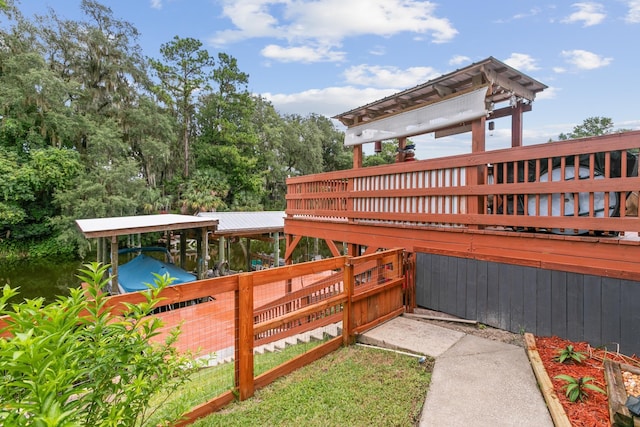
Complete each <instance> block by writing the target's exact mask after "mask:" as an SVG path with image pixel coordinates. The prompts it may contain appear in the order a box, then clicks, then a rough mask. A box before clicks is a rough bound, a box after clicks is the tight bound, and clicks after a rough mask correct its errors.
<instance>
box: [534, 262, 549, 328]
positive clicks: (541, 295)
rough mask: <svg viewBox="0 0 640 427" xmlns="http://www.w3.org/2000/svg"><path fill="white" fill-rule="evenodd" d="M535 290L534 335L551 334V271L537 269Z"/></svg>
mask: <svg viewBox="0 0 640 427" xmlns="http://www.w3.org/2000/svg"><path fill="white" fill-rule="evenodd" d="M537 276H538V278H537V291H536V303H535V304H536V335H542V336H550V335H551V271H550V270H538V274H537Z"/></svg>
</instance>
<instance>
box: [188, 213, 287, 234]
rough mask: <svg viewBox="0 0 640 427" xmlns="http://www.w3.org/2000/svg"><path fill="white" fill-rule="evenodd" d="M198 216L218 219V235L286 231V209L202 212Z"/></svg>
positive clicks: (216, 232)
mask: <svg viewBox="0 0 640 427" xmlns="http://www.w3.org/2000/svg"><path fill="white" fill-rule="evenodd" d="M198 216H199V217H207V218H214V219H217V220H218V228H217V229H216V231H215V234H216V235H234V236H243V235H244V236H247V235H251V234H265V233H273V232H276V231H278V232H282V231H284V217H285V213H284V211H264V212H201V213H199V214H198Z"/></svg>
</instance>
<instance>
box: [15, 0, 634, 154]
mask: <svg viewBox="0 0 640 427" xmlns="http://www.w3.org/2000/svg"><path fill="white" fill-rule="evenodd" d="M102 3H103V4H105V5H107V6H109V7H110V8H111V9H112V11H113V14H114V16H115V17H116V18H118V19H123V20H126V21H129V22H130V23H132V24H133V25H134V26H135V27H136V28H137V29H138V30H139V31H140V33H141V36H140V39H139V43H140V45H141V47H142V49H143V51H144V53H145V55H147V56H150V57H154V58H158V59H159V58H160V54H159V48H160V45H161V44H163V43H166V42H168V41H170V40H171V39H172V38H173V37H174V36H176V35H177V36H180V37H192V38H196V39H198V40H200V41H202V42H203V44H204V47H205V48H206V49H208V50H209V52H210V53H211V54H212V55H214V56H215V55H217V53H218V52H220V51H222V52H226V53H228V54H230V55H232V56H234V57H235V58H236V59H237V60H238V65H239V67H240V69H241V70H242V71H244V72H246V73H248V74H249V90H251V91H252V92H254V93H256V94H261V95H262V96H264V97H266V98H267V99H269V100H270V101H271V102H272V103H273V104H274V106H275V107H276V109H277V110H278V111H279V112H281V113H295V114H300V115H307V114H310V113H317V114H322V115H326V116H328V117H331V116H334V115H337V114H340V113H342V112H345V111H348V110H350V109H352V108H356V107H358V106H361V105H363V104H366V103H368V102H371V101H375V100H376V99H380V98H383V97H385V96H388V95H391V94H393V93H395V92H399V91H401V90H404V89H407V88H410V87H412V86H415V85H417V84H420V83H424V82H426V81H428V80H430V79H432V78H435V77H438V76H440V75H442V74H445V73H448V72H451V71H454V70H456V69H458V68H462V67H464V66H466V65H469V64H470V63H472V62H476V61H479V60H482V59H485V58H487V57H489V56H493V57H495V58H497V59H499V60H501V61H504V62H506V63H507V64H509V65H511V66H512V67H514V68H516V69H518V70H520V71H522V72H524V73H525V74H528V75H529V76H531V77H533V78H535V79H537V80H538V81H540V82H541V83H544V84H546V85H547V86H549V89H547V90H545V91H544V92H542V93H540V94H538V97H537V98H536V100H535V102H534V103H533V111H531V112H529V113H526V114H525V115H524V129H525V134H524V144H525V145H530V144H538V143H544V142H546V141H548V140H549V139H555V138H557V136H558V134H559V133H561V132H570V131H571V130H572V129H573V127H574V126H575V125H577V124H580V123H582V121H583V120H584V119H585V118H587V117H591V116H604V117H610V118H611V119H613V122H614V124H615V127H616V128H625V129H640V108H638V105H637V103H638V102H639V101H640V84H638V83H637V80H638V74H640V55H639V54H638V53H637V52H638V46H637V44H638V42H640V0H609V1H607V2H535V1H525V0H520V1H508V2H507V1H503V0H501V1H498V0H485V1H468V0H464V1H463V0H447V1H445V0H441V1H433V2H431V1H419V0H316V1H303V0H104V1H102ZM79 6H80V0H22V2H21V4H20V5H19V7H20V9H21V11H22V12H23V14H24V15H25V16H27V17H31V16H33V14H34V13H39V14H42V13H44V12H46V10H47V7H51V8H53V9H54V10H55V11H56V13H57V14H58V15H59V16H61V17H64V18H70V19H78V18H80V16H81V14H80V7H79ZM509 133H510V121H509V120H508V119H502V120H498V121H496V129H495V130H494V131H493V132H488V133H487V149H495V148H505V147H508V146H509V142H508V141H509V140H508V135H509ZM414 140H415V141H416V143H417V144H416V145H417V146H416V157H417V158H418V159H423V158H429V157H436V156H442V155H448V154H459V153H466V152H469V151H470V134H466V135H461V136H456V137H451V138H443V139H438V140H437V141H436V140H434V139H433V137H432V136H429V135H428V136H422V137H419V138H414ZM369 145H371V144H369ZM369 148H370V149H372V147H367V148H365V152H367V151H368V150H369Z"/></svg>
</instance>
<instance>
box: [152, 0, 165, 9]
mask: <svg viewBox="0 0 640 427" xmlns="http://www.w3.org/2000/svg"><path fill="white" fill-rule="evenodd" d="M150 3H151V7H152V8H153V9H162V0H150Z"/></svg>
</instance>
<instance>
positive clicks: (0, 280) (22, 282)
mask: <svg viewBox="0 0 640 427" xmlns="http://www.w3.org/2000/svg"><path fill="white" fill-rule="evenodd" d="M214 256H215V255H214ZM176 258H177V256H176ZM95 259H96V257H95V255H88V256H87V258H86V260H85V261H79V260H75V261H52V260H45V259H41V260H29V261H15V262H13V261H12V262H6V261H2V262H0V287H3V286H4V285H5V284H9V285H10V286H11V287H12V288H16V287H19V288H20V289H19V290H18V291H19V293H20V294H19V295H18V296H17V297H16V298H14V299H12V300H11V302H20V301H22V300H24V299H32V298H38V297H43V298H44V299H45V300H46V301H47V302H53V301H55V299H56V297H58V296H66V295H69V288H72V287H76V288H77V287H79V286H80V279H78V278H77V277H76V275H77V274H78V271H79V270H80V269H82V268H84V267H83V264H86V263H88V262H91V261H95ZM212 259H214V261H212V262H210V263H209V268H212V267H213V265H214V264H215V258H214V257H212ZM230 261H231V262H230V264H231V265H230V267H231V269H232V270H236V271H239V270H245V271H246V260H245V258H244V253H243V252H242V248H241V247H240V246H239V245H231V260H230ZM120 262H126V259H124V258H122V259H121V260H120ZM176 262H177V259H176ZM186 268H187V269H188V270H195V268H196V260H195V254H193V256H192V257H188V258H187V263H186Z"/></svg>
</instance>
